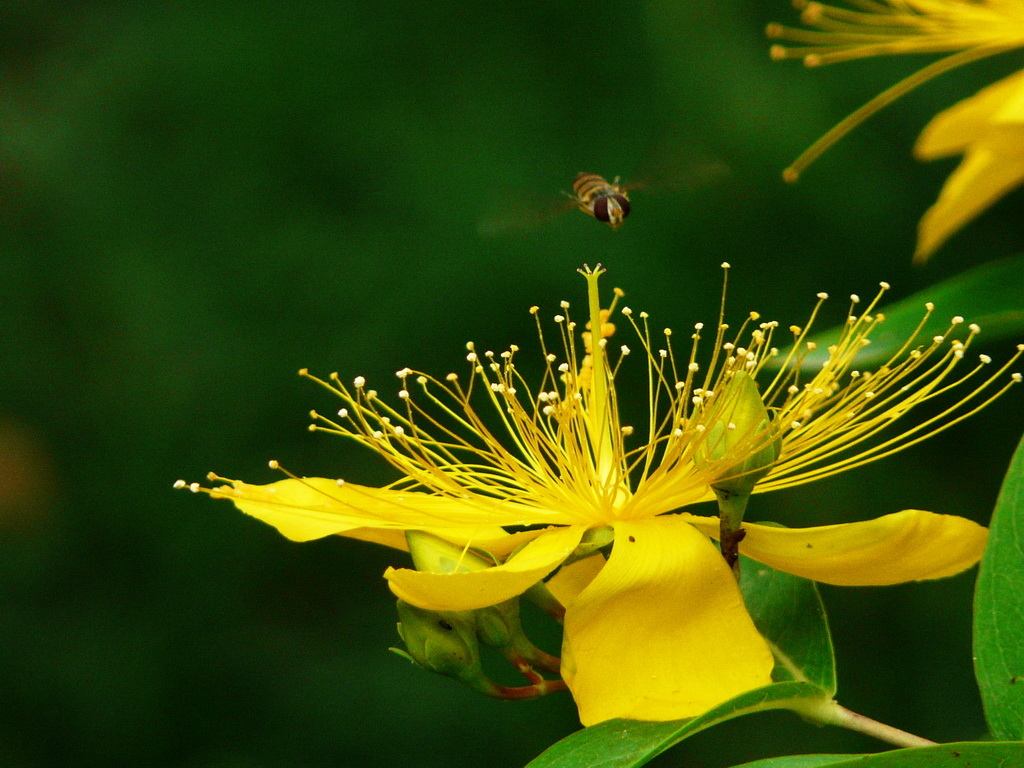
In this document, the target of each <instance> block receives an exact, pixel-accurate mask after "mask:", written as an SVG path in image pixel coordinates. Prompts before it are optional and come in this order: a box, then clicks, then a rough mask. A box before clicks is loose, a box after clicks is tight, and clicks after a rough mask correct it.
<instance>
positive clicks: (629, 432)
mask: <svg viewBox="0 0 1024 768" xmlns="http://www.w3.org/2000/svg"><path fill="white" fill-rule="evenodd" d="M632 434H633V427H631V426H629V425H628V424H627V425H626V426H624V427H623V428H622V436H623V437H629V436H630V435H632Z"/></svg>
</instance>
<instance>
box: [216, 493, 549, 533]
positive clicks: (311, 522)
mask: <svg viewBox="0 0 1024 768" xmlns="http://www.w3.org/2000/svg"><path fill="white" fill-rule="evenodd" d="M210 495H211V496H213V497H214V498H223V499H228V500H230V501H232V502H234V504H235V506H236V507H238V508H239V509H240V510H242V511H243V512H245V513H246V514H247V515H252V516H253V517H255V518H258V519H259V520H262V521H263V522H265V523H268V524H270V525H272V526H274V527H275V528H277V530H278V531H280V532H281V533H282V534H283V535H284V536H287V537H288V538H289V539H292V540H293V541H310V540H311V539H319V538H322V537H324V536H330V535H332V534H335V533H340V534H345V533H346V532H347V531H351V530H353V529H356V528H385V529H391V530H398V531H402V530H430V531H432V532H435V533H437V534H438V535H441V536H443V537H444V538H448V539H451V540H452V541H457V540H462V541H469V540H473V539H480V540H493V539H500V538H502V537H503V536H504V535H505V532H504V530H502V528H501V527H500V526H501V525H516V524H523V523H539V522H547V521H548V520H549V516H547V515H546V513H545V512H544V511H543V510H529V509H527V508H524V507H516V506H514V505H506V506H505V507H502V506H501V505H499V504H498V503H497V502H495V501H493V500H491V499H484V498H481V499H479V500H477V499H472V500H469V499H451V498H446V497H443V496H431V495H428V494H426V493H420V492H417V491H398V490H393V489H390V488H371V487H369V486H364V485H356V484H354V483H345V484H344V485H340V486H339V485H338V483H337V481H335V480H330V479H326V478H321V477H307V478H303V479H301V480H298V479H289V480H279V481H278V482H276V483H270V484H269V485H249V484H248V483H242V482H236V483H234V484H232V485H225V486H221V487H219V488H214V489H213V490H211V491H210ZM354 538H359V537H354ZM362 538H365V537H362ZM385 538H387V537H385ZM377 540H380V539H377ZM389 540H390V539H389ZM382 543H383V542H382Z"/></svg>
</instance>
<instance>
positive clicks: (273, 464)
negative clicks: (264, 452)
mask: <svg viewBox="0 0 1024 768" xmlns="http://www.w3.org/2000/svg"><path fill="white" fill-rule="evenodd" d="M267 466H268V467H270V468H271V469H280V468H281V465H280V464H279V463H278V461H277V459H271V460H270V461H268V462H267Z"/></svg>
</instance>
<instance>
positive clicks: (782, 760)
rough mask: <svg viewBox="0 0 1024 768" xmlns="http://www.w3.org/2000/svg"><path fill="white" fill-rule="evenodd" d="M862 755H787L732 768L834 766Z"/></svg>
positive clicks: (825, 767) (811, 767)
mask: <svg viewBox="0 0 1024 768" xmlns="http://www.w3.org/2000/svg"><path fill="white" fill-rule="evenodd" d="M859 757H864V755H787V756H785V757H769V758H767V759H766V760H755V761H754V762H752V763H744V764H743V765H736V766H733V768H834V766H836V765H838V764H840V763H842V762H843V761H844V760H846V761H849V760H852V759H854V758H859Z"/></svg>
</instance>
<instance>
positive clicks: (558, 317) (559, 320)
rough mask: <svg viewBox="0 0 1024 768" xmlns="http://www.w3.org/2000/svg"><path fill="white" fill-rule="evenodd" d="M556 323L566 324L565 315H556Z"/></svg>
mask: <svg viewBox="0 0 1024 768" xmlns="http://www.w3.org/2000/svg"><path fill="white" fill-rule="evenodd" d="M555 322H556V323H564V322H565V316H564V315H555Z"/></svg>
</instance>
